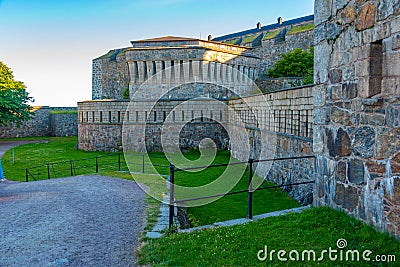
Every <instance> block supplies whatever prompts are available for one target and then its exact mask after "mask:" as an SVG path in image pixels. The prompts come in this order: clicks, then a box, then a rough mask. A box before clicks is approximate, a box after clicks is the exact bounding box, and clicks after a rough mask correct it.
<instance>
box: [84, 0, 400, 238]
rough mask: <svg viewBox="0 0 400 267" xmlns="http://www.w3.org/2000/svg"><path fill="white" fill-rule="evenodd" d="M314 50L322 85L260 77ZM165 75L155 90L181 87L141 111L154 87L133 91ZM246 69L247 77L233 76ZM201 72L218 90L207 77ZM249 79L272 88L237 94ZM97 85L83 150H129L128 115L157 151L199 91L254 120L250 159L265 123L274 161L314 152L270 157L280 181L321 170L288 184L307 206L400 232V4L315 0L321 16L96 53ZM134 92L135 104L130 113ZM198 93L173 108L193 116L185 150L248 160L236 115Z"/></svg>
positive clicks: (140, 145) (273, 176) (88, 106)
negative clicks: (167, 127)
mask: <svg viewBox="0 0 400 267" xmlns="http://www.w3.org/2000/svg"><path fill="white" fill-rule="evenodd" d="M309 46H314V51H315V61H314V82H315V84H314V85H310V86H303V87H297V88H290V89H287V88H284V89H281V90H276V89H279V88H282V85H281V84H279V81H278V82H277V81H269V80H268V79H265V77H264V73H266V72H267V69H268V68H270V67H271V66H272V65H273V63H274V62H276V60H278V59H279V58H280V56H281V54H282V53H285V52H287V51H290V50H292V49H294V48H297V47H300V48H303V49H306V48H307V47H309ZM171 67H172V68H171ZM171 69H172V70H173V71H172V70H171ZM165 70H171V71H165ZM160 71H161V73H163V74H161V75H156V76H155V77H156V79H150V82H147V83H146V86H149V89H152V88H154V87H155V86H159V88H160V91H163V90H164V89H166V88H171V85H174V84H179V86H177V87H176V88H173V89H172V90H170V91H168V93H166V94H165V95H164V96H163V98H162V99H159V100H158V102H157V105H156V107H155V108H153V109H152V110H150V111H145V103H144V102H145V99H146V97H149V98H151V97H152V96H151V93H152V92H154V91H151V90H149V95H148V96H146V94H145V93H144V94H143V93H142V94H141V95H140V97H139V98H138V99H135V96H136V95H135V93H136V92H138V90H139V87H140V86H141V84H142V83H143V82H144V81H145V80H147V79H148V78H151V77H152V76H153V75H154V74H157V73H160ZM238 72H240V73H243V74H245V75H246V77H248V78H247V79H243V78H240V77H242V76H241V75H237V76H235V74H237V73H238ZM204 79H207V80H210V81H215V83H214V84H218V85H221V86H217V85H214V86H211V85H209V84H207V83H202V81H204ZM251 81H255V82H256V83H257V84H258V85H260V87H261V90H262V91H264V92H265V93H264V94H255V95H254V94H252V91H251V90H247V91H245V94H244V95H241V97H240V98H238V97H237V96H235V95H234V94H232V89H233V87H235V86H237V85H238V86H239V87H240V86H242V85H243V86H244V87H246V86H248V87H249V86H250V85H251V84H252V82H251ZM283 84H285V83H284V82H283ZM269 87H274V88H273V90H270V89H271V88H269ZM142 91H143V90H142ZM271 91H272V92H271ZM92 92H93V99H92V100H91V101H84V102H80V103H78V136H79V144H78V145H79V148H81V149H84V150H105V151H114V150H119V149H121V145H122V127H123V126H122V125H123V122H124V121H125V122H128V123H132V124H137V125H147V127H146V129H145V131H146V137H145V139H144V140H138V141H137V143H136V145H137V146H135V143H134V144H133V148H134V149H137V150H138V151H143V150H144V149H145V148H146V149H147V150H149V151H158V150H160V149H161V146H160V141H159V140H160V134H161V133H160V132H161V127H162V125H163V122H164V121H165V120H166V118H167V117H168V116H170V115H169V113H170V111H171V110H172V109H173V108H174V107H176V106H177V105H179V103H181V102H183V101H185V100H188V99H191V98H193V97H203V98H210V99H211V98H212V99H217V100H219V101H222V102H224V103H225V104H226V106H227V107H230V108H231V109H233V110H235V111H237V113H238V114H239V116H240V119H241V120H242V122H244V124H245V125H246V129H247V132H248V136H249V137H250V138H249V140H248V143H249V144H248V145H250V147H251V148H252V149H251V156H252V157H254V158H257V156H260V155H259V147H260V143H262V141H263V140H261V139H260V133H261V132H262V131H270V132H273V133H276V155H275V156H276V157H286V156H300V155H315V156H316V162H315V169H314V167H313V164H312V162H310V161H309V160H296V161H292V162H280V163H274V165H273V167H272V169H271V171H270V173H269V174H268V176H267V179H270V180H274V181H275V182H277V183H282V182H299V181H303V180H309V179H310V178H312V177H315V179H316V185H315V186H314V187H312V186H311V187H309V186H304V187H298V188H288V189H287V190H288V191H289V192H290V194H291V195H292V196H293V197H294V198H296V199H297V200H298V201H300V202H302V203H303V204H307V203H310V202H313V203H314V205H328V206H331V207H333V208H337V209H342V210H344V211H346V212H347V213H349V214H351V215H353V216H355V217H357V218H359V219H360V220H363V221H365V222H367V223H369V224H372V225H374V226H375V227H376V228H378V229H380V230H382V231H387V232H389V233H390V234H392V235H395V236H396V237H400V153H399V148H400V139H399V134H400V132H399V131H400V97H399V96H400V3H399V1H398V0H388V1H369V0H363V1H359V0H357V1H356V0H351V1H350V0H344V1H339V0H331V1H325V0H316V1H315V14H314V16H307V17H303V18H299V19H294V20H291V21H283V20H282V19H281V18H280V19H278V22H277V23H276V24H272V25H267V26H262V25H261V24H257V27H256V28H255V29H251V30H248V31H244V32H239V33H234V34H229V35H226V36H222V37H217V38H212V37H211V36H210V37H209V40H207V41H205V40H199V39H192V38H177V37H162V38H154V39H148V40H141V41H134V42H132V46H131V47H129V48H123V49H116V50H111V51H110V52H109V53H107V54H106V55H104V56H101V57H99V58H97V59H94V60H93V88H92ZM144 92H146V91H145V90H144ZM124 96H125V98H127V99H125V100H124ZM130 97H133V101H134V103H135V104H134V105H133V108H130V109H129V110H128V111H129V112H125V111H126V110H127V107H128V105H129V98H130ZM243 99H245V100H246V102H247V103H252V107H255V108H252V109H250V108H249V106H248V105H246V103H245V102H244V101H243ZM265 99H267V102H268V105H266V104H265ZM135 101H136V102H135ZM199 101H205V102H204V103H206V104H204V103H203V104H199V108H194V107H193V106H192V108H193V109H192V110H191V109H190V108H191V107H190V106H189V107H187V109H183V110H182V112H180V113H174V114H173V115H171V116H172V117H173V120H174V121H175V120H176V121H178V120H179V121H182V120H188V119H189V122H188V123H187V126H185V127H184V128H183V129H182V131H181V132H180V133H179V140H180V145H181V147H182V148H183V149H185V148H190V147H195V146H197V145H198V144H199V142H200V141H201V139H202V138H205V137H208V138H211V139H213V140H214V142H215V143H216V144H217V147H218V148H220V149H225V148H228V149H230V150H231V152H232V155H234V156H235V157H236V158H238V159H241V160H247V158H244V155H245V152H244V151H242V149H244V148H245V147H246V145H247V144H246V145H243V146H238V145H234V146H232V144H230V143H229V142H230V140H229V138H232V136H229V135H228V134H227V132H226V131H224V129H223V127H222V125H223V124H224V122H228V123H233V122H232V121H231V120H232V118H231V117H230V116H228V115H227V110H226V109H224V108H221V106H213V102H211V101H209V102H207V101H208V100H207V99H202V100H199ZM199 103H200V102H199ZM267 111H268V112H267ZM254 113H256V114H257V120H254V116H253V115H252V114H254ZM234 134H235V133H234V131H233V135H234ZM133 135H134V134H133Z"/></svg>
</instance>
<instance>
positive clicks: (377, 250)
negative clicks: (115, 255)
mask: <svg viewBox="0 0 400 267" xmlns="http://www.w3.org/2000/svg"><path fill="white" fill-rule="evenodd" d="M341 238H344V239H346V240H347V243H348V246H347V247H346V248H345V250H344V251H346V250H347V249H358V250H359V251H360V252H362V251H364V250H366V249H368V250H371V251H372V252H373V254H372V255H374V256H375V255H377V254H385V255H391V254H395V255H396V258H397V260H398V261H399V260H400V243H399V242H397V241H396V240H395V239H394V238H391V237H388V236H387V235H386V234H382V233H378V232H376V231H375V230H374V229H372V228H371V227H370V226H367V225H365V224H363V223H361V222H360V221H357V220H356V219H354V218H350V217H349V216H347V215H345V214H344V213H342V212H338V211H334V210H332V209H329V208H312V209H311V210H307V211H304V212H303V213H301V214H289V215H286V216H281V217H275V218H269V219H264V220H260V221H257V222H253V223H250V224H246V225H239V226H233V227H225V228H219V229H213V230H204V231H200V232H194V233H190V234H171V235H169V236H165V237H163V238H161V239H157V240H148V241H147V242H148V243H146V244H145V245H144V246H143V247H142V249H141V251H140V253H139V256H140V263H141V264H150V265H152V266H164V265H168V266H254V265H264V266H265V265H267V266H399V265H396V263H393V264H392V265H387V264H381V265H379V264H378V263H376V262H369V263H366V262H346V263H344V262H332V261H329V259H328V258H327V257H325V261H323V262H308V261H307V262H292V261H289V262H287V263H284V262H281V261H279V260H277V257H276V254H275V257H274V259H275V260H274V261H272V262H271V261H269V259H268V260H267V261H265V262H260V261H259V260H258V259H257V253H258V251H259V250H261V249H263V248H264V246H268V250H269V251H271V250H273V249H274V250H277V251H278V250H281V249H282V250H286V251H287V252H288V253H289V251H290V250H298V251H300V252H301V251H303V250H305V249H307V250H311V249H312V250H315V251H316V253H317V255H318V256H317V258H318V257H319V253H320V252H321V251H322V250H324V249H329V247H331V248H332V249H337V246H336V242H337V240H338V239H341ZM286 256H287V255H286ZM371 258H372V257H371ZM398 261H397V264H398ZM374 264H375V265H374Z"/></svg>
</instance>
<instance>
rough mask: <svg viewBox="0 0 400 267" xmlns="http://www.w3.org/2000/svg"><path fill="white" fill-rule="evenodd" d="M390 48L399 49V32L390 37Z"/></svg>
mask: <svg viewBox="0 0 400 267" xmlns="http://www.w3.org/2000/svg"><path fill="white" fill-rule="evenodd" d="M392 50H393V51H397V50H400V34H396V35H394V36H393V37H392Z"/></svg>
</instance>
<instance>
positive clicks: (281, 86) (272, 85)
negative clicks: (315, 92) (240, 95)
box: [256, 77, 304, 93]
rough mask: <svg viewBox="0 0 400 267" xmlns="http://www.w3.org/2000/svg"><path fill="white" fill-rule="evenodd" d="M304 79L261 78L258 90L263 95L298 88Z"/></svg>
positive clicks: (257, 82)
mask: <svg viewBox="0 0 400 267" xmlns="http://www.w3.org/2000/svg"><path fill="white" fill-rule="evenodd" d="M303 80H304V79H303V78H298V77H284V78H265V77H259V79H258V80H257V81H256V84H257V86H258V88H259V89H260V90H261V92H263V93H270V92H276V91H280V90H285V89H291V88H294V87H297V83H300V84H301V83H302V82H303Z"/></svg>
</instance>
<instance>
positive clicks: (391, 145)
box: [375, 128, 400, 159]
mask: <svg viewBox="0 0 400 267" xmlns="http://www.w3.org/2000/svg"><path fill="white" fill-rule="evenodd" d="M376 133H377V135H376V140H375V158H377V159H387V158H390V157H392V156H393V155H394V154H395V153H396V152H397V151H398V150H399V145H400V139H399V133H398V132H397V131H396V130H395V129H390V128H378V129H377V132H376Z"/></svg>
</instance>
